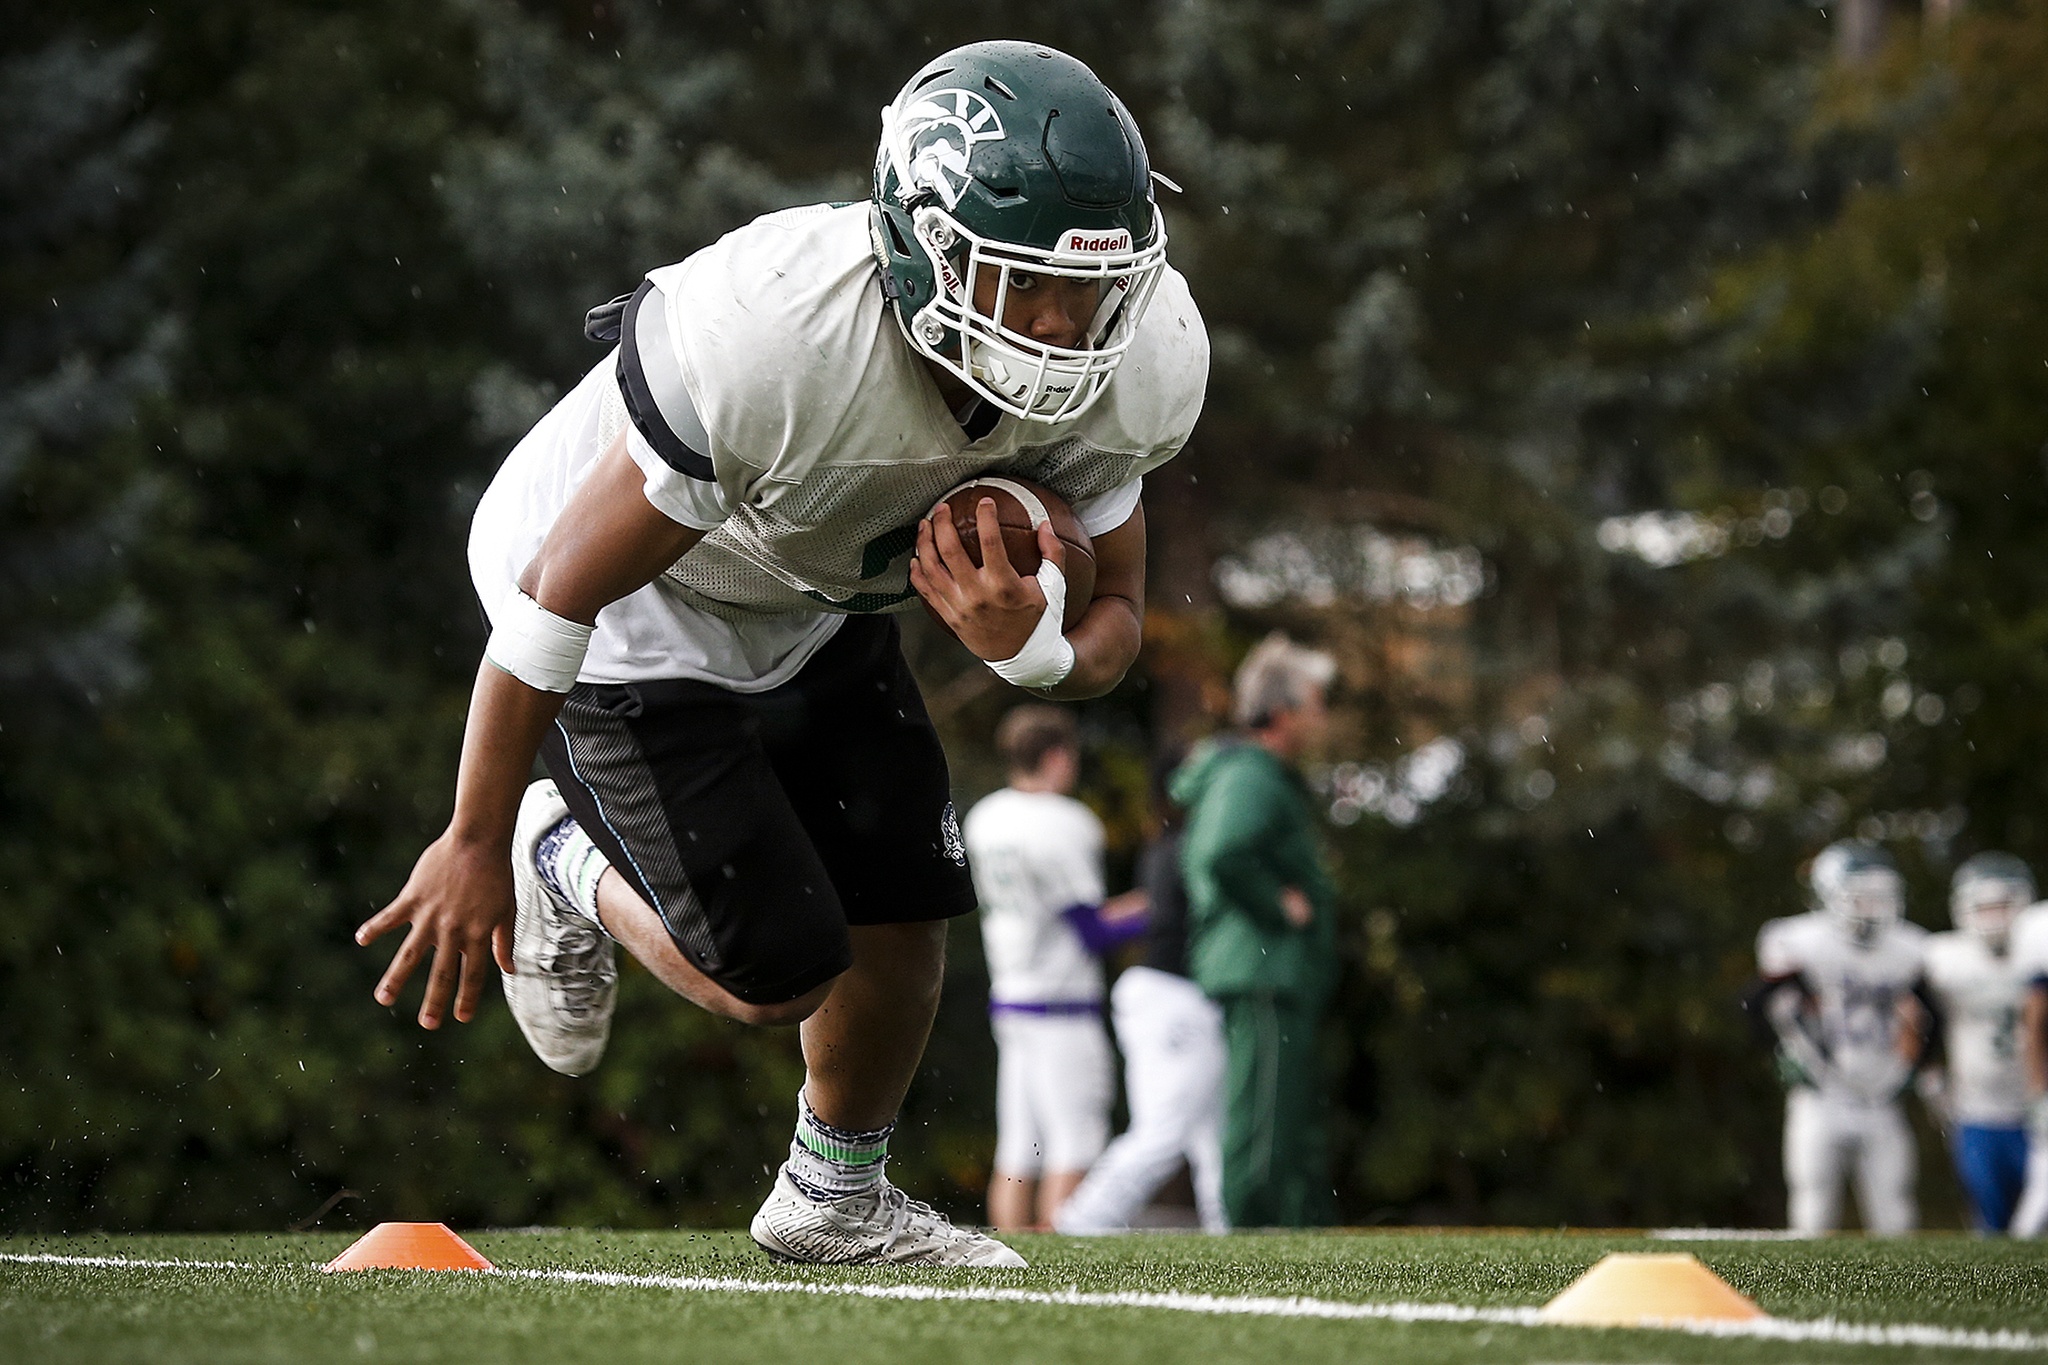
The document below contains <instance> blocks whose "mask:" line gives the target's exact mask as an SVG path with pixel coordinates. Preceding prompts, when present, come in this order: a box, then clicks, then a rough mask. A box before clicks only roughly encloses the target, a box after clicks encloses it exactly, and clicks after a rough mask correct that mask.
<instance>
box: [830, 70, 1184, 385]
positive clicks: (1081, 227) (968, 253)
mask: <svg viewBox="0 0 2048 1365" xmlns="http://www.w3.org/2000/svg"><path fill="white" fill-rule="evenodd" d="M869 226H870V231H871V235H872V237H873V239H874V250H875V258H876V260H877V261H879V262H880V263H881V267H882V290H883V293H884V294H885V295H886V296H887V297H888V298H889V300H890V302H891V303H892V304H893V305H894V311H895V313H896V320H897V322H898V324H899V325H900V326H901V327H902V328H903V335H904V336H905V337H906V338H908V340H909V342H910V344H911V346H912V347H914V348H915V349H916V350H917V351H918V352H919V353H921V354H923V355H925V356H928V357H930V358H931V359H932V360H935V361H937V362H938V363H939V364H940V365H943V366H944V367H945V368H946V369H947V370H949V371H951V372H952V373H953V374H955V375H957V376H959V378H961V379H962V380H964V381H965V382H966V383H967V385H968V386H969V387H970V388H972V389H973V390H974V391H975V392H976V393H977V394H978V395H980V396H981V397H982V398H984V399H986V400H988V401H989V402H991V403H994V404H995V405H996V406H997V407H999V408H1001V409H1003V410H1004V411H1005V412H1008V413H1010V414H1012V415H1013V416H1016V417H1021V418H1026V419H1029V420H1032V421H1040V422H1057V421H1064V420H1066V419H1068V418H1072V417H1077V416H1079V415H1080V414H1081V413H1083V412H1085V411H1086V410H1087V409H1088V407H1089V406H1090V405H1091V404H1093V403H1094V402H1095V400H1096V399H1098V398H1100V397H1101V396H1102V391H1103V389H1104V387H1105V386H1106V385H1107V384H1108V383H1109V380H1110V376H1111V375H1113V374H1114V373H1115V372H1116V368H1117V365H1118V364H1119V363H1120V362H1121V361H1122V359H1123V355H1124V352H1125V350H1126V349H1128V348H1129V346H1130V344H1131V339H1132V337H1133V336H1134V335H1135V334H1136V331H1137V325H1138V319H1139V318H1140V317H1141V316H1142V315H1143V314H1144V311H1145V305H1146V304H1147V303H1148V302H1150V301H1151V297H1152V291H1153V290H1154V288H1156V287H1157V285H1158V283H1159V276H1160V274H1161V272H1163V271H1164V270H1165V268H1166V226H1165V224H1164V223H1163V222H1162V221H1161V220H1160V216H1159V210H1158V207H1157V205H1155V204H1154V203H1153V200H1152V170H1151V163H1150V162H1149V161H1148V160H1147V159H1146V156H1145V143H1144V140H1143V139H1142V138H1140V137H1139V136H1138V125H1137V124H1136V123H1135V122H1134V121H1132V119H1131V116H1130V113H1129V111H1127V110H1126V109H1125V108H1124V106H1123V102H1122V101H1121V100H1119V99H1117V97H1116V96H1115V95H1114V94H1112V93H1111V92H1110V89H1109V87H1108V86H1106V85H1104V84H1103V83H1102V82H1101V81H1100V80H1098V79H1096V76H1095V73H1094V72H1092V71H1090V70H1089V69H1088V68H1087V67H1086V66H1084V65H1082V64H1081V63H1080V62H1078V61H1076V60H1075V59H1074V58H1072V57H1069V56H1067V55H1066V54H1065V53H1061V52H1055V51H1054V50H1053V49H1051V48H1048V47H1041V46H1039V45H1038V44H1036V43H1018V42H987V43H971V44H969V45H968V46H966V47H961V48H955V49H954V50H953V51H951V52H948V53H946V54H945V55H944V56H941V57H937V58H934V59H933V60H932V61H930V62H928V63H926V65H925V66H924V68H923V69H922V70H921V71H919V72H918V73H917V74H916V75H915V76H913V77H911V79H910V82H909V84H907V85H905V86H904V87H903V89H902V91H901V92H899V93H898V94H897V96H896V99H895V101H894V102H893V103H892V104H890V105H889V107H888V108H886V109H884V110H883V111H882V137H881V145H880V147H879V148H878V149H877V151H876V154H875V177H874V200H873V209H872V217H871V220H870V224H869ZM1020 275H1030V276H1036V277H1046V276H1060V277H1066V278H1069V279H1079V280H1086V281H1092V282H1094V283H1095V284H1096V285H1097V286H1099V292H1100V302H1099V304H1098V306H1097V307H1096V310H1095V314H1094V317H1093V318H1092V319H1091V321H1090V322H1089V325H1088V328H1087V334H1086V337H1085V338H1084V340H1083V342H1082V344H1081V345H1079V346H1077V347H1071V348H1070V347H1061V346H1053V345H1048V344H1046V343H1044V342H1041V341H1038V340H1035V339H1033V338H1031V337H1028V336H1025V335H1023V334H1021V333H1019V332H1014V331H1011V330H1009V329H1007V328H1005V327H1003V326H1002V317H1003V309H1004V306H1005V304H1006V303H1007V301H1008V298H1009V291H1010V288H1011V286H1012V284H1013V283H1014V282H1016V281H1017V280H1018V277H1019V276H1020ZM984 277H986V278H987V279H989V280H990V281H992V282H993V283H994V285H995V298H994V301H993V304H992V306H990V307H988V308H987V310H986V311H983V310H981V309H977V308H976V306H975V299H974V294H975V282H976V281H977V280H978V279H982V278H984Z"/></svg>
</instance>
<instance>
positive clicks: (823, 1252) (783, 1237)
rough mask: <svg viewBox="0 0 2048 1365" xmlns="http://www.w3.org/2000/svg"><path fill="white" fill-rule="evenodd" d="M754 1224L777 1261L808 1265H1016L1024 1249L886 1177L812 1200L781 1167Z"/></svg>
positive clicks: (765, 1248)
mask: <svg viewBox="0 0 2048 1365" xmlns="http://www.w3.org/2000/svg"><path fill="white" fill-rule="evenodd" d="M748 1231H749V1232H750V1233H751V1234H752V1235H753V1238H754V1242H755V1244H756V1245H757V1246H759V1247H760V1248H761V1250H763V1251H765V1252H767V1253H768V1254H769V1255H770V1256H772V1257H774V1258H775V1259H776V1260H778V1261H799V1262H802V1263H804V1264H806V1265H934V1266H981V1267H985V1268H988V1269H1014V1268H1021V1267H1022V1266H1023V1265H1024V1264H1025V1260H1024V1258H1023V1257H1022V1256H1019V1255H1018V1254H1017V1253H1016V1252H1014V1251H1012V1250H1010V1248H1008V1247H1006V1246H1004V1245H1003V1244H1002V1243H1001V1242H998V1241H997V1240H996V1239H995V1238H993V1237H988V1236H984V1235H983V1234H981V1233H979V1232H971V1231H969V1230H968V1229H966V1228H956V1227H954V1226H953V1224H952V1223H951V1221H949V1220H948V1219H947V1217H946V1215H945V1214H943V1213H939V1212H937V1211H935V1210H934V1209H933V1208H932V1207H931V1205H929V1204H925V1203H921V1202H919V1201H918V1200H915V1199H912V1198H910V1197H909V1196H908V1195H906V1194H904V1193H903V1191H901V1190H899V1189H897V1188H896V1187H895V1186H894V1185H891V1184H890V1183H889V1182H888V1180H887V1179H884V1180H883V1181H882V1182H881V1183H880V1184H879V1185H877V1186H875V1188H874V1189H872V1190H867V1191H865V1192H863V1193H861V1194H850V1195H848V1196H846V1197H845V1198H844V1199H834V1200H831V1201H829V1202H827V1203H822V1204H818V1203H813V1202H812V1201H811V1200H810V1199H808V1198H806V1197H805V1195H804V1192H803V1191H802V1190H799V1189H798V1188H797V1187H796V1185H795V1184H794V1183H792V1182H791V1180H790V1178H789V1172H788V1171H786V1170H783V1171H777V1172H776V1174H775V1188H774V1189H773V1190H772V1191H770V1192H769V1195H768V1202H767V1203H765V1204H763V1205H761V1211H760V1212H759V1213H757V1214H755V1215H754V1223H753V1226H752V1227H751V1228H749V1229H748Z"/></svg>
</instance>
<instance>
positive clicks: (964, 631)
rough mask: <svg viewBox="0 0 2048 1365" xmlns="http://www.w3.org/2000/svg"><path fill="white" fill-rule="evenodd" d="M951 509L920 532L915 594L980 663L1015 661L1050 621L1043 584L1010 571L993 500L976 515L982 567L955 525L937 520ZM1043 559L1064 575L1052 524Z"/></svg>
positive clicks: (1042, 543) (1042, 532) (1046, 529)
mask: <svg viewBox="0 0 2048 1365" xmlns="http://www.w3.org/2000/svg"><path fill="white" fill-rule="evenodd" d="M944 507H945V504H943V503H941V504H940V505H939V506H938V507H935V508H933V509H932V512H933V515H928V516H926V517H925V519H924V520H923V521H921V522H919V523H918V524H917V554H916V556H915V557H914V558H913V559H912V560H911V561H910V586H911V587H913V588H915V589H917V594H918V596H920V597H922V598H923V599H924V600H925V602H926V603H927V604H928V605H929V606H930V607H931V609H932V610H933V611H934V612H936V613H937V614H938V617H939V619H940V620H941V621H944V622H945V623H946V627H947V628H948V629H949V630H951V631H952V632H953V634H955V635H956V636H958V637H959V638H960V643H961V644H964V645H966V646H967V648H968V649H970V650H972V651H973V652H974V655H975V657H976V658H979V659H985V660H999V659H1011V658H1015V657H1016V655H1017V651H1018V650H1020V649H1022V648H1024V642H1025V641H1026V640H1029V639H1030V638H1031V632H1032V631H1033V630H1035V629H1037V627H1038V619H1039V618H1040V617H1041V616H1043V615H1044V614H1045V592H1044V590H1043V589H1041V588H1040V587H1039V586H1038V580H1037V579H1036V578H1027V577H1025V576H1024V575H1022V574H1020V573H1018V572H1017V571H1016V569H1014V568H1012V567H1011V565H1010V555H1009V552H1008V551H1007V550H1005V549H1004V548H1003V529H1002V526H1001V524H1000V523H999V522H998V521H997V518H996V502H995V499H994V498H983V499H982V500H981V501H980V502H978V503H976V504H975V508H974V523H975V531H976V534H977V536H978V537H979V538H980V541H981V563H980V564H979V565H977V564H976V563H975V562H974V559H973V557H972V556H971V555H969V554H968V552H967V545H966V543H965V542H963V541H962V540H961V539H960V533H959V532H958V531H956V530H955V529H954V528H953V518H952V517H951V516H947V515H938V514H939V513H940V512H941V511H942V510H943V509H944ZM1038 553H1039V554H1040V555H1041V556H1043V557H1044V558H1046V559H1049V560H1051V561H1052V562H1053V563H1055V564H1057V565H1059V566H1060V569H1061V571H1062V572H1064V571H1065V569H1066V566H1067V550H1066V546H1064V545H1062V544H1061V543H1060V538H1059V534H1058V532H1056V531H1054V530H1053V528H1052V524H1051V523H1050V522H1048V523H1047V524H1045V525H1043V526H1040V527H1039V528H1038Z"/></svg>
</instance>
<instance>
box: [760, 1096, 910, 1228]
mask: <svg viewBox="0 0 2048 1365" xmlns="http://www.w3.org/2000/svg"><path fill="white" fill-rule="evenodd" d="M895 1130H896V1125H895V1124H893V1123H892V1124H890V1125H889V1126H888V1127H886V1128H877V1129H875V1130H874V1131H872V1132H867V1133H855V1132H849V1131H848V1130H846V1129H844V1128H834V1127H833V1126H832V1125H831V1124H829V1123H826V1122H825V1121H824V1120H822V1119H820V1118H819V1117H818V1116H817V1114H816V1113H814V1112H813V1111H812V1109H811V1102H810V1099H809V1098H808V1097H807V1096H805V1095H804V1093H803V1092H802V1091H798V1092H797V1097H796V1137H795V1138H794V1139H792V1140H791V1142H790V1144H789V1160H788V1162H787V1163H785V1164H784V1166H783V1169H784V1170H786V1171H788V1172H789V1179H790V1183H792V1184H794V1185H795V1186H796V1187H797V1188H798V1189H799V1190H801V1191H803V1193H804V1195H805V1196H806V1197H807V1198H809V1199H811V1200H813V1201H815V1202H817V1203H825V1202H827V1201H829V1200H833V1199H844V1198H846V1197H847V1196H848V1195H850V1194H863V1193H865V1192H866V1191H868V1190H872V1189H873V1188H875V1186H877V1185H879V1184H881V1183H882V1168H883V1166H884V1165H885V1164H886V1163H887V1162H888V1160H889V1134H890V1133H892V1132H894V1131H895Z"/></svg>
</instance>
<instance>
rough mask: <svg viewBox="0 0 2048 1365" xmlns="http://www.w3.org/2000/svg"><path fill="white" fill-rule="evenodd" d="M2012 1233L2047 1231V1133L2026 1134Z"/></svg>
mask: <svg viewBox="0 0 2048 1365" xmlns="http://www.w3.org/2000/svg"><path fill="white" fill-rule="evenodd" d="M2011 1232H2012V1235H2013V1236H2015V1237H2039V1236H2040V1235H2041V1234H2042V1233H2044V1232H2048V1133H2043V1132H2042V1131H2041V1130H2040V1129H2038V1128H2037V1129H2035V1130H2034V1131H2033V1132H2031V1133H2029V1134H2028V1135H2027V1184H2026V1188H2025V1189H2024V1190H2023V1191H2022V1192H2021V1193H2020V1203H2019V1207H2018V1208H2016V1209H2014V1210H2013V1213H2012V1228H2011Z"/></svg>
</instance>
